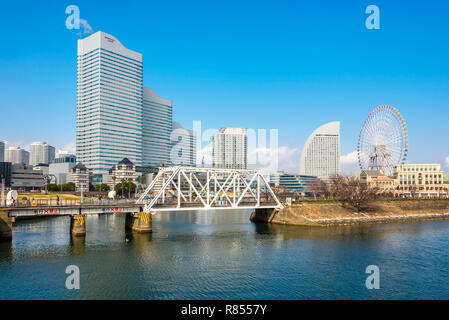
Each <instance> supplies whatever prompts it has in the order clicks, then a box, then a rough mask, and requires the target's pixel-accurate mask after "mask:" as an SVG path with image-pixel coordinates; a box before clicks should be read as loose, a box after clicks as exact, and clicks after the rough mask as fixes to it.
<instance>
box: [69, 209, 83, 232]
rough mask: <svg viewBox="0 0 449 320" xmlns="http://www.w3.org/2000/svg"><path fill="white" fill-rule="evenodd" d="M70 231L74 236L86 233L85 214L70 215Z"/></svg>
mask: <svg viewBox="0 0 449 320" xmlns="http://www.w3.org/2000/svg"><path fill="white" fill-rule="evenodd" d="M70 233H71V234H72V236H75V237H83V236H85V235H86V215H85V214H74V215H71V216H70Z"/></svg>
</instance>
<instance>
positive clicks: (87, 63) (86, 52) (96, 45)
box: [76, 31, 143, 181]
mask: <svg viewBox="0 0 449 320" xmlns="http://www.w3.org/2000/svg"><path fill="white" fill-rule="evenodd" d="M142 62H143V59H142V54H140V53H138V52H135V51H132V50H129V49H127V48H125V47H124V46H123V45H122V44H121V43H120V41H118V40H117V38H115V37H114V36H111V35H109V34H107V33H104V32H102V31H98V32H96V33H94V34H92V35H90V36H89V37H87V38H84V39H80V40H78V78H77V81H78V83H77V112H76V113H77V119H76V157H77V161H79V162H82V163H83V164H84V165H85V166H86V167H87V168H88V169H89V171H90V172H92V173H93V174H94V175H95V177H94V178H93V179H99V178H100V179H99V180H100V181H101V178H102V176H103V175H106V174H107V172H108V170H109V169H110V168H111V167H112V166H113V165H115V164H116V163H117V162H119V161H120V160H122V159H123V158H128V159H130V160H131V161H132V162H133V163H134V164H136V165H142V94H143V93H142V87H143V85H142V83H143V80H142V78H143V75H142Z"/></svg>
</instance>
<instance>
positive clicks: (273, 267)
mask: <svg viewBox="0 0 449 320" xmlns="http://www.w3.org/2000/svg"><path fill="white" fill-rule="evenodd" d="M249 214H250V212H249V211H214V212H171V213H161V214H157V215H155V216H154V217H153V233H152V234H135V235H133V234H130V233H126V232H125V227H124V225H125V217H124V215H122V214H115V215H104V216H88V217H87V224H86V227H87V235H86V237H85V239H83V238H81V239H76V238H75V239H72V238H71V236H70V234H69V225H70V221H69V218H68V217H57V218H48V219H41V220H28V221H20V222H16V223H15V225H14V233H13V241H12V243H0V299H448V298H449V271H448V266H449V251H448V249H447V247H448V243H449V221H436V222H425V223H420V224H398V225H372V226H358V227H335V228H309V227H294V226H282V225H266V224H254V223H251V222H249ZM126 239H127V240H126ZM68 265H76V266H78V267H79V269H80V286H81V288H80V289H79V290H68V289H66V287H65V282H66V277H67V276H68V274H66V273H65V270H66V267H67V266H68ZM368 265H377V266H378V267H379V269H380V289H378V290H376V289H373V290H368V289H367V288H366V286H365V280H366V278H367V277H368V276H369V275H368V274H366V273H365V271H366V267H367V266H368Z"/></svg>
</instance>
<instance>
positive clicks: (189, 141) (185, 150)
mask: <svg viewBox="0 0 449 320" xmlns="http://www.w3.org/2000/svg"><path fill="white" fill-rule="evenodd" d="M171 143H172V147H171V152H170V162H169V163H170V164H174V165H181V166H196V136H195V132H193V131H192V130H188V129H185V128H183V127H182V126H181V125H180V124H179V123H178V122H173V131H172V133H171Z"/></svg>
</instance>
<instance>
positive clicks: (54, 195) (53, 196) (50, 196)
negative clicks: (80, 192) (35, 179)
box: [18, 192, 96, 201]
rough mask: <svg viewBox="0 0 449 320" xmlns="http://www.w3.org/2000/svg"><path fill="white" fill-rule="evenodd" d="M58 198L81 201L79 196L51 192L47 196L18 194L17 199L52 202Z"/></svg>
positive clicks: (41, 194) (42, 194)
mask: <svg viewBox="0 0 449 320" xmlns="http://www.w3.org/2000/svg"><path fill="white" fill-rule="evenodd" d="M58 197H59V200H79V199H81V197H80V196H77V195H74V194H67V193H58V192H54V193H53V192H52V193H50V192H49V193H48V194H44V193H19V196H18V199H19V200H22V199H23V198H26V199H27V200H32V199H34V200H54V201H56V199H57V198H58ZM83 199H96V198H88V197H83Z"/></svg>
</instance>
